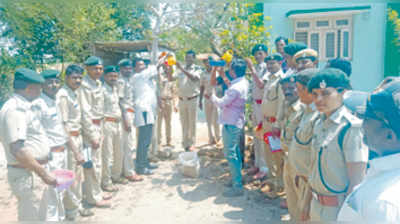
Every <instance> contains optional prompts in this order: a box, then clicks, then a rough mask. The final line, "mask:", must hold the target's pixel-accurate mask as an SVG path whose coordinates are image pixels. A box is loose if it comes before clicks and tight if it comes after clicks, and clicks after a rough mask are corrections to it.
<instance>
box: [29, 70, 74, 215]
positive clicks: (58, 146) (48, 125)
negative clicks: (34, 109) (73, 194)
mask: <svg viewBox="0 0 400 224" xmlns="http://www.w3.org/2000/svg"><path fill="white" fill-rule="evenodd" d="M40 75H42V76H43V78H44V79H45V82H44V84H43V92H42V94H41V95H40V97H39V99H37V100H36V101H35V102H34V104H35V105H37V106H39V107H40V115H41V116H40V121H41V123H42V125H43V127H44V129H45V131H46V134H47V137H48V139H49V146H50V158H51V159H50V160H49V163H48V164H47V168H48V169H49V171H50V172H51V171H54V170H60V169H66V168H67V154H66V152H67V150H66V143H67V141H68V136H67V135H66V133H65V130H64V126H63V123H62V120H61V114H60V113H59V108H58V101H57V100H56V94H57V92H58V90H59V89H60V83H61V81H60V79H59V77H60V72H59V71H57V70H52V69H50V70H44V71H43V72H42V73H41V74H40ZM43 196H44V197H45V200H43V201H42V202H43V206H41V207H42V208H43V209H42V210H40V211H39V216H40V219H41V220H45V221H62V220H63V219H64V218H65V211H64V205H63V198H64V191H61V192H59V191H57V189H56V188H55V187H48V188H47V189H46V190H45V192H44V194H43Z"/></svg>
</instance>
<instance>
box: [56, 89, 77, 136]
mask: <svg viewBox="0 0 400 224" xmlns="http://www.w3.org/2000/svg"><path fill="white" fill-rule="evenodd" d="M78 93H79V91H78V90H76V91H73V90H72V89H71V88H69V87H68V86H67V85H64V86H63V87H62V88H61V89H60V90H59V91H58V93H57V99H58V102H59V108H60V114H61V120H62V122H63V123H64V128H65V130H66V131H67V132H68V133H69V132H72V131H79V132H80V131H81V128H82V124H81V118H82V112H81V106H80V104H79V100H78Z"/></svg>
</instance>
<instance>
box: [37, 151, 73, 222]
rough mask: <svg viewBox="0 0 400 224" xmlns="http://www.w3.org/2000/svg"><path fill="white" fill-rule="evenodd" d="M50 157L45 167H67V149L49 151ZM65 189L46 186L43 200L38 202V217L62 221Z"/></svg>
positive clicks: (50, 168) (53, 168)
mask: <svg viewBox="0 0 400 224" xmlns="http://www.w3.org/2000/svg"><path fill="white" fill-rule="evenodd" d="M51 157H52V159H51V160H49V163H48V164H47V169H48V170H49V171H50V172H52V171H54V170H59V169H66V168H67V150H66V149H65V150H64V151H63V152H51ZM64 194H65V190H63V191H58V190H57V188H55V187H53V186H47V187H46V189H45V190H44V192H43V196H42V198H43V200H42V201H41V204H40V209H39V219H40V220H42V221H56V222H57V221H62V220H64V218H65V209H64V204H63V198H64Z"/></svg>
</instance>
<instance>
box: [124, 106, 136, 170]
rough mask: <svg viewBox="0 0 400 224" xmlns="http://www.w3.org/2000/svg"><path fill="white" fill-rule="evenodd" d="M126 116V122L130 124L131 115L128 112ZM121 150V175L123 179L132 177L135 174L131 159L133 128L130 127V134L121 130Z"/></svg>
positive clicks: (134, 143)
mask: <svg viewBox="0 0 400 224" xmlns="http://www.w3.org/2000/svg"><path fill="white" fill-rule="evenodd" d="M127 116H128V118H127V119H128V121H129V122H130V123H132V122H131V121H132V116H133V113H130V112H129V114H128V115H127ZM122 148H123V159H122V175H123V176H125V177H129V176H133V175H135V174H136V172H135V166H134V165H133V157H132V155H133V153H134V151H135V148H136V128H135V127H134V126H132V127H131V132H127V131H125V129H124V128H122Z"/></svg>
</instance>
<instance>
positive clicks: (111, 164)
mask: <svg viewBox="0 0 400 224" xmlns="http://www.w3.org/2000/svg"><path fill="white" fill-rule="evenodd" d="M103 77H104V85H103V93H104V105H106V106H105V107H104V142H103V147H102V173H101V174H102V180H101V182H102V183H101V185H102V188H103V190H104V191H107V192H115V191H118V188H117V187H116V186H115V185H112V182H113V183H120V184H127V183H128V180H126V179H125V178H124V179H122V178H121V174H122V157H123V152H122V150H121V149H122V145H121V139H122V127H121V120H122V114H121V108H120V103H119V95H118V89H117V88H118V70H117V67H115V66H112V65H109V66H106V67H105V68H104V75H103ZM111 179H112V181H111Z"/></svg>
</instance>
